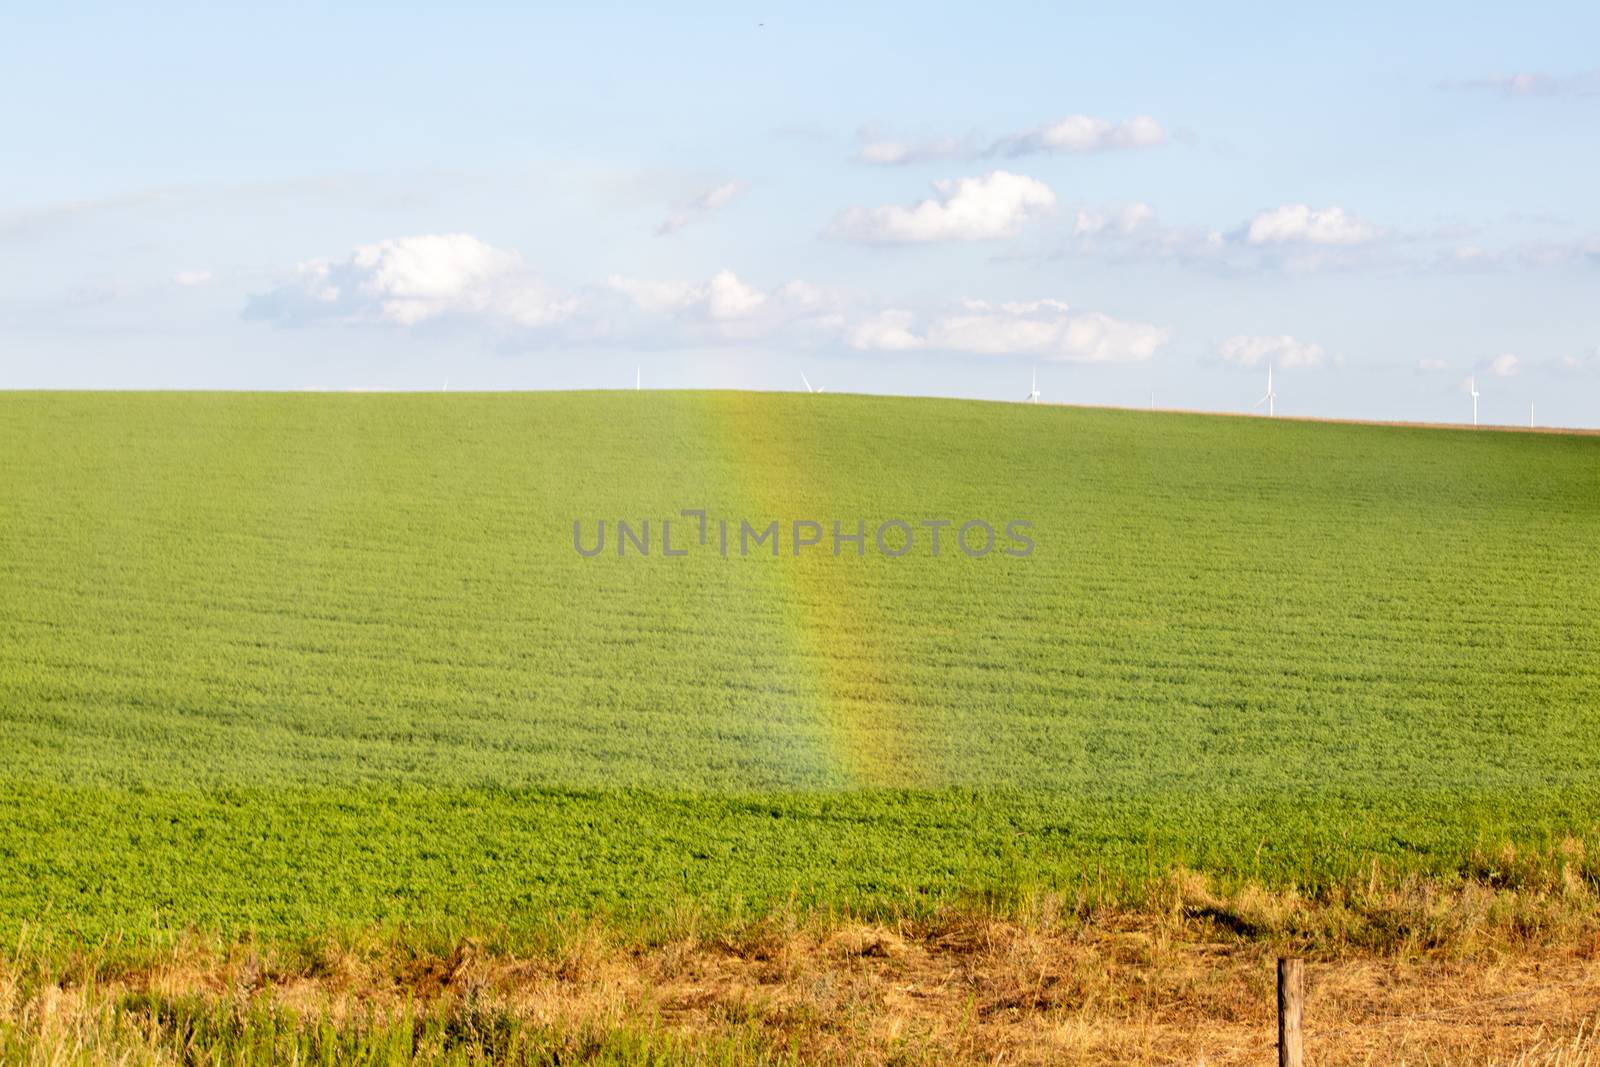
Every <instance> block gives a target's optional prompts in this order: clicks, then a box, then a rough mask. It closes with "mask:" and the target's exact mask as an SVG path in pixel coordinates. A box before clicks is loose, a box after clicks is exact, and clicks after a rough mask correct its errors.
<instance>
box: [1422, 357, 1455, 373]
mask: <svg viewBox="0 0 1600 1067" xmlns="http://www.w3.org/2000/svg"><path fill="white" fill-rule="evenodd" d="M1417 369H1418V370H1421V371H1441V370H1449V369H1450V361H1449V360H1447V359H1419V360H1417Z"/></svg>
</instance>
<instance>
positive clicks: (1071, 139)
mask: <svg viewBox="0 0 1600 1067" xmlns="http://www.w3.org/2000/svg"><path fill="white" fill-rule="evenodd" d="M860 138H861V142H862V144H861V149H860V151H859V152H857V154H856V159H857V160H859V161H860V162H862V163H875V164H879V165H881V166H901V165H904V164H909V163H929V162H938V161H942V160H951V159H965V160H973V159H980V158H983V157H984V156H1025V155H1031V154H1033V153H1036V152H1073V153H1082V152H1106V151H1112V150H1115V149H1124V148H1152V147H1154V146H1156V145H1159V144H1161V143H1163V142H1164V141H1165V140H1166V133H1165V131H1163V130H1162V128H1161V124H1160V123H1159V122H1157V121H1156V120H1155V119H1153V118H1151V117H1150V116H1149V115H1135V116H1134V117H1133V118H1130V119H1124V120H1122V121H1121V122H1112V121H1110V120H1108V119H1101V118H1095V117H1093V116H1091V115H1068V116H1067V117H1066V118H1064V119H1061V120H1060V121H1058V122H1051V123H1046V124H1045V125H1043V126H1036V127H1034V128H1033V129H1031V130H1022V131H1020V132H1017V133H1011V134H1007V135H1005V136H1004V137H1000V138H998V139H996V140H993V141H991V142H989V143H988V144H987V146H986V145H985V144H984V143H983V142H982V141H981V140H979V139H978V138H977V137H976V136H969V137H952V136H948V135H946V136H942V137H928V138H923V139H920V140H915V139H913V140H901V139H899V138H893V137H884V136H881V135H880V134H879V133H878V131H877V130H876V129H875V128H873V127H870V126H869V127H863V129H862V130H861V133H860Z"/></svg>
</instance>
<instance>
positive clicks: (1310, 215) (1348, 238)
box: [1246, 204, 1379, 245]
mask: <svg viewBox="0 0 1600 1067" xmlns="http://www.w3.org/2000/svg"><path fill="white" fill-rule="evenodd" d="M1378 235H1379V234H1378V229H1377V227H1375V226H1373V225H1372V224H1371V223H1369V222H1366V221H1365V220H1363V219H1359V218H1357V217H1356V216H1354V215H1350V214H1347V213H1346V212H1345V210H1344V209H1343V208H1339V207H1330V208H1323V209H1322V210H1320V211H1314V210H1312V209H1311V208H1310V207H1308V206H1307V205H1305V204H1285V205H1283V206H1282V207H1278V208H1273V209H1272V210H1271V211H1263V212H1262V213H1261V214H1259V215H1257V216H1256V217H1255V218H1254V219H1252V220H1251V221H1250V225H1249V229H1248V230H1247V232H1246V240H1248V241H1249V242H1250V243H1251V244H1253V245H1263V244H1284V243H1288V242H1296V243H1302V244H1313V245H1358V244H1365V243H1367V242H1368V241H1372V240H1375V239H1376V238H1377V237H1378Z"/></svg>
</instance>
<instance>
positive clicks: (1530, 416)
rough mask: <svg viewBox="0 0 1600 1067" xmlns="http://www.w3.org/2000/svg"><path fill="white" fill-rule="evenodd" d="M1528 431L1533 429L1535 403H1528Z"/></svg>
mask: <svg viewBox="0 0 1600 1067" xmlns="http://www.w3.org/2000/svg"><path fill="white" fill-rule="evenodd" d="M1528 429H1530V430H1531V429H1533V401H1531V400H1530V401H1528Z"/></svg>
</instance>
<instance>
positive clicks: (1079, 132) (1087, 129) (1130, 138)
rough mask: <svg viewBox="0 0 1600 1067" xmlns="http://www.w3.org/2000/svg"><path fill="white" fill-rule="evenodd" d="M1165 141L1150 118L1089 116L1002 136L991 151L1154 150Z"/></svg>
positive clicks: (1154, 121) (1003, 152)
mask: <svg viewBox="0 0 1600 1067" xmlns="http://www.w3.org/2000/svg"><path fill="white" fill-rule="evenodd" d="M1165 139H1166V135H1165V133H1164V132H1163V131H1162V129H1161V124H1160V123H1159V122H1157V121H1156V120H1155V119H1153V118H1151V117H1150V116H1149V115H1136V116H1134V117H1133V118H1131V119H1124V120H1123V121H1121V122H1117V123H1113V122H1110V121H1107V120H1106V119H1097V118H1094V117H1092V116H1089V115H1068V116H1067V117H1066V118H1064V119H1062V120H1061V121H1059V122H1052V123H1050V124H1048V125H1045V126H1040V127H1038V128H1036V129H1032V130H1027V131H1025V132H1022V133H1016V134H1012V135H1010V136H1009V137H1002V138H1001V139H1000V140H998V141H996V142H995V144H994V147H993V148H991V149H990V151H991V152H995V153H998V154H1000V155H1007V156H1023V155H1028V154H1030V153H1033V152H1104V151H1108V150H1110V149H1116V148H1153V147H1154V146H1156V145H1158V144H1160V143H1161V142H1162V141H1164V140H1165Z"/></svg>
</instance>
